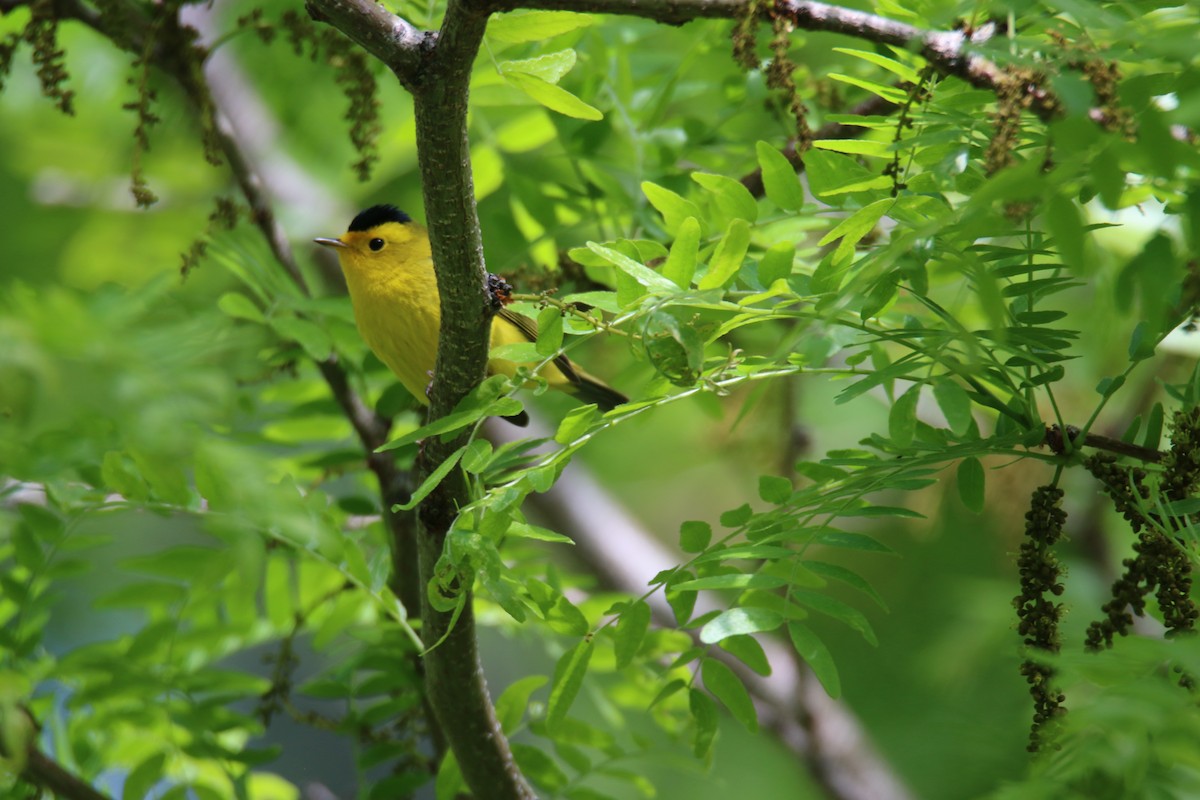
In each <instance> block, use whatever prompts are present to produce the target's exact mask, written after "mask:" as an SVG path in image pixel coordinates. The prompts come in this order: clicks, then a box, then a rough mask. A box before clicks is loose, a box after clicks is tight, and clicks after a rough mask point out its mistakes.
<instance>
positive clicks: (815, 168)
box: [804, 150, 892, 197]
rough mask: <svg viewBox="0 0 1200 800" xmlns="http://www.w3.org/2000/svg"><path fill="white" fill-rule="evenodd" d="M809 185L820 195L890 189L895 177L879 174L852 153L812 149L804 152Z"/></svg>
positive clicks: (814, 192) (813, 191)
mask: <svg viewBox="0 0 1200 800" xmlns="http://www.w3.org/2000/svg"><path fill="white" fill-rule="evenodd" d="M804 166H805V174H806V175H807V176H808V185H809V188H810V189H811V190H812V193H813V194H815V195H816V196H817V197H828V196H830V195H838V194H847V193H850V192H863V191H867V190H868V189H886V188H887V187H889V186H891V183H892V179H891V178H889V177H888V176H886V175H876V174H875V173H874V172H871V171H870V170H868V169H866V168H865V167H863V166H861V165H860V164H859V163H858V162H857V161H855V160H854V159H852V158H850V157H849V156H844V155H841V154H840V153H831V152H829V151H828V150H809V151H808V152H807V153H805V154H804Z"/></svg>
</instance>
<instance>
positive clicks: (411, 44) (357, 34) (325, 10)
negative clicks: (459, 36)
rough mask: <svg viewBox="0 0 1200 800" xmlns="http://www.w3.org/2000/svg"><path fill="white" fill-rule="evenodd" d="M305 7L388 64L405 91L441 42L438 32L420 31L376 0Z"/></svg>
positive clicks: (327, 0) (333, 0) (325, 1)
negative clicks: (412, 77) (411, 78)
mask: <svg viewBox="0 0 1200 800" xmlns="http://www.w3.org/2000/svg"><path fill="white" fill-rule="evenodd" d="M304 6H305V8H306V9H307V10H308V14H309V16H310V17H312V18H313V19H314V20H316V21H317V22H325V23H327V24H329V25H332V26H333V27H334V28H337V29H338V30H339V31H341V32H342V33H344V34H345V35H347V36H349V37H350V38H351V39H353V40H354V41H355V43H357V44H358V45H359V46H360V47H362V48H363V49H364V50H366V51H367V52H368V53H370V54H371V55H373V56H375V57H376V58H378V59H379V60H380V61H382V62H383V63H384V64H387V66H388V68H389V69H391V70H392V72H394V73H396V76H397V77H398V78H400V83H401V84H403V85H404V86H405V88H410V87H409V76H413V75H416V74H417V72H418V71H419V68H420V66H421V64H422V63H423V61H424V60H425V59H426V58H427V57H428V56H429V55H430V54H431V53H432V50H433V47H434V45H435V43H436V42H437V34H436V33H433V32H431V31H422V30H420V29H419V28H417V27H415V26H413V25H411V24H409V23H408V22H407V21H406V20H404V19H402V18H400V17H398V16H396V15H395V14H392V13H391V12H390V11H388V10H387V9H386V8H385V7H384V6H383V5H382V4H381V3H376V2H373V1H372V0H321V2H306V3H305V4H304Z"/></svg>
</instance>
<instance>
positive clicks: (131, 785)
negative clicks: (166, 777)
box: [121, 753, 167, 800]
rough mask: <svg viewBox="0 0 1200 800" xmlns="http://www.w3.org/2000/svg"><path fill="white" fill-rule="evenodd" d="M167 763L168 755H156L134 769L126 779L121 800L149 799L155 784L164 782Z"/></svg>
mask: <svg viewBox="0 0 1200 800" xmlns="http://www.w3.org/2000/svg"><path fill="white" fill-rule="evenodd" d="M166 763H167V755H166V753H155V754H154V755H152V756H149V757H148V758H146V759H144V760H143V761H142V762H141V763H140V764H138V765H137V766H136V767H134V768H133V771H132V772H130V773H129V775H128V776H127V777H126V778H125V785H124V787H122V789H121V800H143V798H145V797H148V796H149V794H150V790H151V789H152V788H154V784H156V783H158V782H159V781H160V780H162V777H163V774H164V772H163V767H164V766H165V765H166Z"/></svg>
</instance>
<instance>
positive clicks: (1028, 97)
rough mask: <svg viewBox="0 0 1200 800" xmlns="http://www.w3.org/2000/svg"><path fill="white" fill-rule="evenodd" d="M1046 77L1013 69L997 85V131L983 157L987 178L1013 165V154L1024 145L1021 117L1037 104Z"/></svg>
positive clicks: (994, 117) (1034, 71)
mask: <svg viewBox="0 0 1200 800" xmlns="http://www.w3.org/2000/svg"><path fill="white" fill-rule="evenodd" d="M1043 78H1044V76H1043V75H1041V74H1040V73H1039V72H1037V71H1036V70H1032V69H1023V68H1016V67H1014V68H1011V69H1009V70H1008V71H1007V73H1006V74H1005V77H1004V79H1003V80H1001V81H998V82H997V84H996V112H995V113H994V114H993V115H992V121H993V122H994V123H995V126H996V130H995V132H994V133H993V134H992V138H991V140H990V141H989V142H988V147H987V151H986V152H985V153H984V156H983V163H984V167H985V169H986V170H987V174H988V175H994V174H996V173H997V172H999V171H1000V170H1002V169H1004V168H1005V167H1007V166H1009V165H1011V164H1012V163H1013V160H1014V159H1013V152H1014V151H1015V150H1016V149H1017V147H1018V146H1019V145H1020V144H1021V115H1022V114H1023V113H1024V112H1025V111H1027V110H1028V109H1029V108H1030V107H1031V106H1032V105H1033V103H1034V100H1035V98H1036V97H1037V96H1038V93H1037V92H1035V91H1033V89H1034V88H1035V87H1037V86H1038V85H1040V84H1041V82H1042V80H1043Z"/></svg>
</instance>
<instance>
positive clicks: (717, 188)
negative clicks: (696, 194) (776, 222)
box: [692, 172, 758, 222]
mask: <svg viewBox="0 0 1200 800" xmlns="http://www.w3.org/2000/svg"><path fill="white" fill-rule="evenodd" d="M692 180H694V181H695V182H696V183H698V184H700V185H701V186H703V187H704V188H705V189H707V190H708V191H710V192H712V193H713V195H714V197H713V199H714V200H715V202H716V204H717V209H718V210H719V211H720V212H721V213H722V214H724V215H725V216H726V217H728V218H730V219H743V220H745V221H746V222H754V221H755V220H757V219H758V203H757V202H755V200H754V195H752V194H750V190H749V189H747V188H746V187H745V186H743V185H742V182H741V181H735V180H734V179H733V178H729V177H726V176H725V175H713V174H711V173H708V172H693V173H692Z"/></svg>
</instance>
